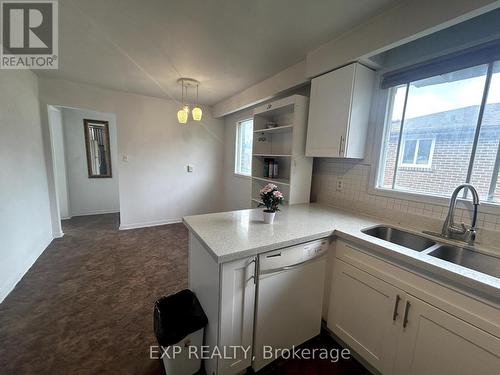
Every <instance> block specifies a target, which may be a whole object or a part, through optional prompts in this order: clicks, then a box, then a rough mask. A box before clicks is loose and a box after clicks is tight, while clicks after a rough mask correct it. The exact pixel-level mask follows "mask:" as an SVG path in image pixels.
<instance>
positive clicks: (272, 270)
mask: <svg viewBox="0 0 500 375" xmlns="http://www.w3.org/2000/svg"><path fill="white" fill-rule="evenodd" d="M325 256H326V254H321V255H320V256H317V257H314V258H311V259H307V260H305V261H303V262H299V263H295V264H293V265H291V266H284V267H276V268H272V269H268V270H264V271H262V270H259V275H267V274H270V273H275V272H281V271H288V270H293V269H295V268H297V267H300V266H303V265H305V264H308V263H312V262H314V261H316V260H318V259H322V258H325Z"/></svg>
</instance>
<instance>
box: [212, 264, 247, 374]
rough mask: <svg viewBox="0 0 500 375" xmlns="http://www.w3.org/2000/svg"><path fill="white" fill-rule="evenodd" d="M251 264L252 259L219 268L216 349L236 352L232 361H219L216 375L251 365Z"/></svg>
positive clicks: (240, 369)
mask: <svg viewBox="0 0 500 375" xmlns="http://www.w3.org/2000/svg"><path fill="white" fill-rule="evenodd" d="M255 262H256V258H255V257H252V258H247V259H242V260H237V261H234V262H230V263H225V264H223V265H222V271H221V302H220V308H221V311H220V326H219V327H220V332H219V348H221V349H222V348H224V347H226V348H233V347H234V348H237V350H236V351H235V352H234V353H235V354H236V358H233V359H230V360H224V359H221V360H219V363H218V374H235V373H238V372H240V371H243V370H245V369H246V368H247V367H249V366H250V365H251V362H252V349H251V348H252V341H253V323H254V306H255ZM241 348H245V349H247V348H249V349H248V350H247V351H243V350H240V349H241Z"/></svg>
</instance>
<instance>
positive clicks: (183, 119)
mask: <svg viewBox="0 0 500 375" xmlns="http://www.w3.org/2000/svg"><path fill="white" fill-rule="evenodd" d="M178 82H179V81H178ZM180 84H181V89H182V94H181V96H182V103H181V108H180V109H179V110H178V111H177V121H179V124H182V125H184V124H186V123H187V120H188V116H189V106H188V105H187V104H184V89H186V96H187V87H186V86H184V80H183V79H182V78H181V79H180Z"/></svg>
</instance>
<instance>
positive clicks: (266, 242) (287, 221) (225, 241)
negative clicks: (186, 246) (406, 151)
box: [183, 203, 500, 298]
mask: <svg viewBox="0 0 500 375" xmlns="http://www.w3.org/2000/svg"><path fill="white" fill-rule="evenodd" d="M183 221H184V224H185V225H186V226H187V227H188V229H189V230H191V231H192V232H193V233H194V234H195V236H196V237H197V238H198V239H199V240H200V241H201V242H202V243H203V244H204V245H205V247H206V248H207V249H208V250H209V251H210V252H211V255H212V256H213V257H214V259H215V260H216V261H217V262H218V263H225V262H228V261H232V260H236V259H241V258H244V257H248V256H252V255H256V254H260V253H263V252H266V251H271V250H275V249H279V248H282V247H286V246H291V245H296V244H300V243H303V242H306V241H311V240H315V239H318V238H323V237H328V236H332V235H335V236H336V237H338V238H342V239H345V240H348V241H350V242H353V243H356V244H358V245H360V246H363V249H366V250H369V251H370V252H372V253H374V254H375V255H379V256H383V257H384V258H387V259H388V260H392V261H396V262H403V263H404V264H405V265H410V266H414V267H417V268H418V269H420V270H421V271H424V272H428V273H431V274H435V275H437V276H440V277H444V278H446V279H448V280H451V281H453V282H457V283H459V284H461V285H463V286H466V287H468V288H471V289H474V290H478V289H479V291H482V292H485V293H487V294H488V295H490V296H495V297H498V298H500V279H498V278H496V277H493V276H489V275H486V274H483V273H480V272H477V271H474V270H470V269H468V268H464V267H461V266H458V265H455V264H453V263H450V262H446V261H443V260H441V259H437V258H435V257H432V256H430V255H427V254H426V252H418V251H414V250H411V249H408V248H405V247H402V246H399V245H396V244H393V243H390V242H387V241H384V240H381V239H378V238H375V237H372V236H369V235H367V234H364V233H362V232H361V229H363V228H366V227H370V226H374V225H379V224H382V223H385V224H389V225H394V223H390V222H388V221H387V220H384V221H382V220H380V219H376V218H373V217H369V216H364V215H360V214H355V213H352V212H348V211H342V210H340V209H336V208H332V207H327V206H322V205H319V204H314V203H312V204H300V205H293V206H285V207H283V209H282V211H281V212H279V213H278V214H277V215H276V219H275V222H274V224H272V225H269V224H264V223H263V221H262V209H250V210H239V211H229V212H220V213H215V214H206V215H196V216H186V217H184V218H183ZM405 229H409V230H410V231H414V232H420V229H421V228H405Z"/></svg>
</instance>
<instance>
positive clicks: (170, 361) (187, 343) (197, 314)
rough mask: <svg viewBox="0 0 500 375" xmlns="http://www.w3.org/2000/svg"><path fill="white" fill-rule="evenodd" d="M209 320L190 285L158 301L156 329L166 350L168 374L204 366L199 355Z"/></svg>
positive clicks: (191, 371) (183, 373)
mask: <svg viewBox="0 0 500 375" xmlns="http://www.w3.org/2000/svg"><path fill="white" fill-rule="evenodd" d="M207 323H208V319H207V316H206V315H205V312H204V311H203V308H202V307H201V305H200V302H199V301H198V298H196V295H195V294H194V293H193V292H192V291H191V290H189V289H184V290H182V291H180V292H178V293H175V294H172V295H170V296H167V297H162V298H160V299H159V300H158V301H156V302H155V306H154V330H155V335H156V339H157V340H158V344H159V345H160V346H162V347H163V350H164V352H163V351H162V360H163V365H164V367H165V371H166V373H167V375H188V374H189V375H191V374H194V373H196V372H197V371H198V370H199V369H200V366H201V359H200V358H199V357H200V352H201V346H202V345H203V333H204V328H205V326H206V325H207ZM190 347H191V348H190ZM194 353H196V355H194Z"/></svg>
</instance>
